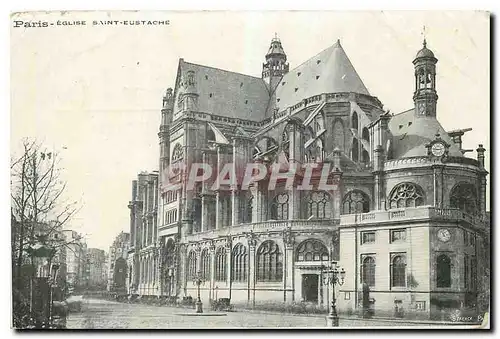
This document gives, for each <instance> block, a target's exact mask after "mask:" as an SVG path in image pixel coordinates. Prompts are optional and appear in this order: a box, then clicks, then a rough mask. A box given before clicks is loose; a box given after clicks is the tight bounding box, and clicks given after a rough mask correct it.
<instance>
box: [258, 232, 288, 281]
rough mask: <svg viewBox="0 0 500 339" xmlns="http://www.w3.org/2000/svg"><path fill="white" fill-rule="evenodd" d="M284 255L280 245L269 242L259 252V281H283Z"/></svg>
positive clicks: (264, 243) (261, 246) (263, 244)
mask: <svg viewBox="0 0 500 339" xmlns="http://www.w3.org/2000/svg"><path fill="white" fill-rule="evenodd" d="M282 279H283V255H282V253H281V251H280V249H279V247H278V245H277V244H276V243H275V242H274V241H272V240H267V241H265V242H263V243H262V245H260V247H259V249H258V250H257V281H282Z"/></svg>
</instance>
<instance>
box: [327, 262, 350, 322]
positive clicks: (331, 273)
mask: <svg viewBox="0 0 500 339" xmlns="http://www.w3.org/2000/svg"><path fill="white" fill-rule="evenodd" d="M321 273H322V283H323V284H324V285H332V303H331V305H330V313H329V314H328V317H327V326H329V327H338V326H339V316H338V314H337V306H336V302H337V300H336V299H335V285H339V286H342V285H343V284H344V281H345V271H344V268H342V269H341V270H340V271H339V270H338V268H337V264H336V263H335V262H332V265H331V266H330V267H325V266H322V267H321Z"/></svg>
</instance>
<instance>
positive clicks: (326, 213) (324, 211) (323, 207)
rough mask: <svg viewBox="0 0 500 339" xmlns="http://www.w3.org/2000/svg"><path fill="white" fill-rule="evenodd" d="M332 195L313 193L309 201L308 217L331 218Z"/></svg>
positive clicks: (321, 192)
mask: <svg viewBox="0 0 500 339" xmlns="http://www.w3.org/2000/svg"><path fill="white" fill-rule="evenodd" d="M330 207H331V202H330V195H329V194H328V193H326V192H323V191H319V192H311V193H310V194H309V196H308V201H307V216H308V217H310V216H312V217H314V218H317V219H328V218H330V216H331V215H330V210H331V208H330Z"/></svg>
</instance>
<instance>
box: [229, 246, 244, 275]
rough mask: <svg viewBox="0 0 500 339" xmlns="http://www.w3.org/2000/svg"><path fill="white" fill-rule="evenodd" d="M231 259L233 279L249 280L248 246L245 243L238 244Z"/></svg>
mask: <svg viewBox="0 0 500 339" xmlns="http://www.w3.org/2000/svg"><path fill="white" fill-rule="evenodd" d="M232 256H233V257H232V260H231V279H232V280H233V281H238V282H243V281H247V262H248V254H247V248H246V247H245V246H243V244H237V245H236V246H234V248H233V253H232Z"/></svg>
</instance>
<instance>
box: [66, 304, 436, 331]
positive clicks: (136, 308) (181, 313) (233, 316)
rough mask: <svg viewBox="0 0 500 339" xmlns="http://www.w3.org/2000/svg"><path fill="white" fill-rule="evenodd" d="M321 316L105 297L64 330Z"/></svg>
mask: <svg viewBox="0 0 500 339" xmlns="http://www.w3.org/2000/svg"><path fill="white" fill-rule="evenodd" d="M325 324H326V318H325V316H318V315H314V316H307V315H289V314H287V315H282V314H276V313H258V312H255V311H252V312H249V311H236V312H211V311H208V310H206V313H203V314H202V315H199V314H196V313H194V310H193V309H187V308H174V307H166V306H161V307H159V306H152V305H143V304H127V303H118V302H114V301H108V300H99V299H85V300H84V304H83V307H82V312H81V313H71V314H70V315H69V316H68V322H67V328H68V329H109V328H115V329H117V328H118V329H167V328H177V329H179V328H180V329H195V328H212V329H213V328H237V327H247V328H252V327H253V328H279V327H281V328H287V327H296V328H305V327H307V328H321V327H325ZM340 326H341V327H373V326H385V327H395V326H421V327H422V326H426V327H429V326H431V325H429V324H415V323H413V324H412V323H401V322H398V323H397V324H395V323H394V322H392V321H390V320H373V319H372V320H366V319H345V318H342V317H341V319H340Z"/></svg>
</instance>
